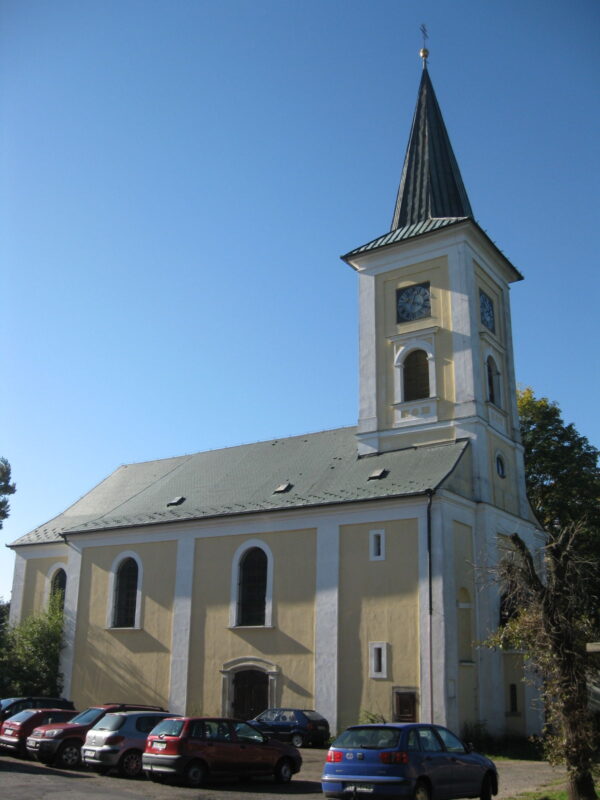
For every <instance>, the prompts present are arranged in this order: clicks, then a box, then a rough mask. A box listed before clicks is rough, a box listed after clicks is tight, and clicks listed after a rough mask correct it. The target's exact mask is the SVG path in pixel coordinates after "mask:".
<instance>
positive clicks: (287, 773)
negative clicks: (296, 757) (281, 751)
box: [274, 758, 293, 783]
mask: <svg viewBox="0 0 600 800" xmlns="http://www.w3.org/2000/svg"><path fill="white" fill-rule="evenodd" d="M274 774H275V783H289V782H290V781H291V780H292V775H293V769H292V762H291V761H290V760H289V758H282V759H281V761H278V762H277V764H276V765H275V773H274Z"/></svg>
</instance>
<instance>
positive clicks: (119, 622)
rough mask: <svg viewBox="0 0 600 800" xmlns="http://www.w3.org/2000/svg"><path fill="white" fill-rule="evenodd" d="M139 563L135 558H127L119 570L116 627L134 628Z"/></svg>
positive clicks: (114, 623)
mask: <svg viewBox="0 0 600 800" xmlns="http://www.w3.org/2000/svg"><path fill="white" fill-rule="evenodd" d="M137 584H138V565H137V564H136V562H135V559H133V558H125V559H124V560H123V561H122V562H121V563H120V564H119V569H118V570H117V580H116V587H115V605H114V614H113V627H114V628H134V627H135V612H136V602H137Z"/></svg>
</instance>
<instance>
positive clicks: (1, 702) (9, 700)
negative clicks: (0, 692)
mask: <svg viewBox="0 0 600 800" xmlns="http://www.w3.org/2000/svg"><path fill="white" fill-rule="evenodd" d="M18 699H19V698H18V697H5V698H4V699H3V700H0V709H4V708H6V707H7V706H9V705H10V704H11V703H14V702H15V700H18Z"/></svg>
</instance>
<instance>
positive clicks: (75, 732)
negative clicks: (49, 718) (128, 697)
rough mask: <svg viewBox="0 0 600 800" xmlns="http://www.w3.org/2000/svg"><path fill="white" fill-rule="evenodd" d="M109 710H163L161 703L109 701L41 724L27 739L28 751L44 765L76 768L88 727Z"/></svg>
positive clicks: (79, 760)
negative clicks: (54, 722)
mask: <svg viewBox="0 0 600 800" xmlns="http://www.w3.org/2000/svg"><path fill="white" fill-rule="evenodd" d="M110 711H164V709H163V708H159V707H158V706H137V705H129V704H128V703H127V704H125V703H106V704H104V705H101V706H92V707H91V708H87V709H86V710H85V711H82V712H81V713H80V714H77V716H76V717H73V718H72V719H71V720H70V722H59V723H58V724H56V725H52V724H51V725H39V726H38V727H37V728H34V730H33V732H32V734H31V736H29V737H28V738H27V752H28V753H29V755H30V756H33V757H34V758H36V759H37V760H38V761H42V762H43V763H44V764H52V765H55V766H57V767H65V768H67V769H68V768H74V767H78V766H79V764H80V762H81V746H82V744H83V743H84V741H85V736H86V734H87V732H88V731H89V729H90V728H91V727H92V725H94V724H95V723H96V722H98V720H99V719H101V718H102V717H103V716H104V715H105V714H108V713H109V712H110Z"/></svg>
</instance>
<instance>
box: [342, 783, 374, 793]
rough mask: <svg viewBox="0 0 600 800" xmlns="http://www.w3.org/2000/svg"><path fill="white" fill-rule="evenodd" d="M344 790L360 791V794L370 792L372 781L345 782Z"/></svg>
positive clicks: (372, 789)
mask: <svg viewBox="0 0 600 800" xmlns="http://www.w3.org/2000/svg"><path fill="white" fill-rule="evenodd" d="M344 791H345V792H356V793H357V794H358V793H359V792H360V793H362V794H372V793H373V792H374V791H375V787H374V785H373V784H372V783H347V784H346V785H345V787H344Z"/></svg>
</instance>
